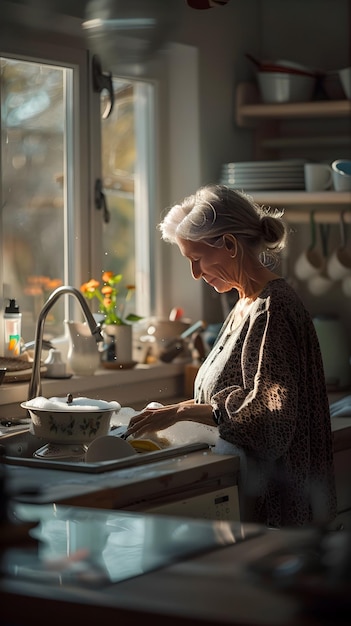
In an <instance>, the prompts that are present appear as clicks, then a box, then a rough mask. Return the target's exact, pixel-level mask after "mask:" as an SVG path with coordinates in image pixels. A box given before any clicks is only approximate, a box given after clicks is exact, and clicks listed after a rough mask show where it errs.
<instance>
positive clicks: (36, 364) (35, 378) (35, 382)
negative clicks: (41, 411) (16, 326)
mask: <svg viewBox="0 0 351 626" xmlns="http://www.w3.org/2000/svg"><path fill="white" fill-rule="evenodd" d="M64 294H70V295H72V296H74V297H75V298H77V300H78V302H79V303H80V305H81V307H82V309H83V313H84V315H85V319H86V321H87V323H88V325H89V328H90V331H91V334H92V335H93V337H95V339H96V342H97V343H99V342H100V341H103V340H104V339H103V336H102V334H101V326H100V324H97V323H96V321H95V319H94V317H93V314H92V313H91V311H90V309H89V307H88V303H87V301H86V300H85V299H84V296H83V294H81V292H80V291H78V289H75V287H70V286H63V287H58V288H57V289H55V291H53V292H52V293H51V294H50V296H49V298H48V299H47V301H46V302H45V304H44V306H43V308H42V309H41V311H40V313H39V316H38V321H37V327H36V331H35V339H34V357H33V368H32V374H31V379H30V383H29V389H28V400H32V399H33V398H37V397H38V396H40V395H41V380H40V358H41V351H42V346H43V333H44V323H45V319H46V316H47V314H48V312H49V311H50V309H51V307H52V306H53V305H54V304H55V302H57V300H58V299H59V297H60V296H62V295H64Z"/></svg>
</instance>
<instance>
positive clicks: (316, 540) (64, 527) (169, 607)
mask: <svg viewBox="0 0 351 626" xmlns="http://www.w3.org/2000/svg"><path fill="white" fill-rule="evenodd" d="M17 517H18V518H19V519H20V520H21V521H27V522H28V521H29V520H35V521H36V522H37V523H38V522H39V524H38V525H37V526H35V527H34V528H32V530H31V531H30V533H31V536H32V538H33V537H35V538H36V539H37V540H39V544H38V546H37V547H36V548H34V547H33V546H32V547H28V548H27V547H26V546H25V545H22V547H21V548H17V549H15V550H13V549H9V550H5V551H4V552H3V555H2V556H3V558H2V561H1V563H2V574H3V575H2V578H1V579H0V603H1V617H2V620H3V622H2V623H6V625H7V626H18V624H21V626H28V625H30V624H34V623H35V624H36V625H37V626H40V625H42V624H43V625H44V624H45V626H46V624H47V623H55V624H59V623H64V621H65V620H66V621H68V620H69V621H70V623H72V622H73V623H75V622H77V623H82V624H84V625H85V626H93V625H94V626H96V624H99V623H100V624H108V623H111V624H112V623H119V624H120V623H128V624H129V625H132V626H134V625H135V626H140V624H142V623H143V622H144V621H146V620H150V619H152V624H153V625H154V626H164V624H167V626H178V625H179V626H190V625H191V626H194V625H195V624H196V625H197V626H222V625H223V626H226V625H228V624H232V625H236V626H239V625H240V626H243V625H245V626H276V625H277V626H304V625H305V626H316V625H317V624H318V625H319V626H320V625H321V624H323V623H325V624H331V623H332V624H333V625H334V624H336V623H337V624H348V623H349V617H348V616H349V614H350V613H349V611H350V590H351V585H350V581H349V580H346V582H340V581H339V580H338V578H337V576H336V572H335V571H334V568H333V569H331V570H330V571H328V570H327V571H324V572H323V568H320V569H319V568H318V569H316V567H317V565H319V562H318V563H317V562H316V563H317V565H316V567H314V568H312V567H310V574H308V571H309V570H308V568H306V565H305V562H306V563H308V559H309V558H310V556H311V554H313V555H314V556H317V554H318V552H319V551H320V546H321V534H320V531H318V530H317V529H312V528H311V529H299V530H289V529H287V530H268V529H265V528H261V527H258V526H254V525H244V524H240V523H239V522H223V521H213V522H210V521H195V520H188V519H186V518H163V517H158V516H148V515H143V514H135V513H123V512H118V511H113V512H111V511H110V512H106V511H97V510H91V509H84V508H78V509H75V508H74V507H60V506H58V507H53V506H51V507H43V506H40V507H33V508H32V510H30V508H29V509H26V510H24V509H23V507H22V509H21V508H19V509H18V511H17ZM54 531H56V532H54ZM4 532H5V530H4V528H3V529H2V536H4ZM92 538H94V541H92ZM339 538H340V539H342V538H344V539H345V538H346V539H347V540H348V542H349V543H348V552H349V551H350V538H349V536H348V535H346V534H344V533H342V534H341V533H340V535H339ZM324 540H325V535H324ZM345 545H346V544H345ZM346 547H347V545H346ZM296 562H298V563H299V565H300V568H301V575H297V574H296V576H292V575H291V573H290V574H289V565H290V568H291V567H293V566H294V565H296ZM284 564H285V570H284V567H283V565H284ZM279 568H280V569H279ZM313 571H314V573H313ZM278 572H279V575H278ZM311 572H312V574H311ZM297 581H299V583H300V584H299V588H298V586H297ZM345 608H346V617H345V621H343V620H341V619H340V621H338V620H337V617H338V616H339V612H340V614H341V610H344V609H345ZM328 617H329V618H331V619H330V621H328ZM324 618H326V620H327V621H325V622H324ZM148 623H150V622H149V621H148Z"/></svg>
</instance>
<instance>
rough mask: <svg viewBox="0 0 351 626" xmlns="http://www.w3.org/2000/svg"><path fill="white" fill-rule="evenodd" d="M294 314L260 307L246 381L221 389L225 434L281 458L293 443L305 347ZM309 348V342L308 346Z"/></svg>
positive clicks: (248, 348)
mask: <svg viewBox="0 0 351 626" xmlns="http://www.w3.org/2000/svg"><path fill="white" fill-rule="evenodd" d="M296 330H297V329H296V328H294V322H293V318H291V317H289V318H288V316H286V315H284V314H279V313H277V312H275V313H274V315H271V314H270V310H269V306H267V307H266V308H265V309H264V310H261V311H259V312H257V313H256V315H255V316H254V317H253V319H251V322H250V326H249V329H248V332H247V335H246V338H245V341H244V344H243V349H242V358H241V370H242V380H243V387H240V386H239V387H238V386H233V387H227V388H226V389H223V390H221V391H220V392H217V393H216V394H215V395H214V396H213V397H212V404H213V405H214V406H215V407H217V408H219V409H220V411H221V413H222V419H221V422H220V424H219V433H220V435H221V437H223V438H224V439H226V440H227V441H230V442H231V443H233V444H235V445H238V446H241V447H242V448H243V449H245V450H246V451H247V452H249V453H254V454H255V455H256V456H258V457H260V456H263V457H264V458H265V459H267V458H268V459H272V460H274V459H276V458H279V457H280V456H282V454H284V453H285V451H286V450H287V449H288V448H289V445H290V442H291V439H292V437H293V436H294V433H295V428H296V415H297V406H298V381H299V375H300V374H299V372H300V349H301V347H300V348H299V346H298V332H295V331H296ZM302 349H303V348H302Z"/></svg>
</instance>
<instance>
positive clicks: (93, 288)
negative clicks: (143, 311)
mask: <svg viewBox="0 0 351 626" xmlns="http://www.w3.org/2000/svg"><path fill="white" fill-rule="evenodd" d="M102 280H103V282H104V285H103V286H102V287H101V289H100V283H99V282H98V281H97V280H95V279H94V278H92V279H91V280H89V281H88V282H87V283H84V284H83V285H81V287H80V290H81V292H82V294H83V295H84V296H85V297H86V298H87V299H88V300H93V299H94V298H96V299H97V300H98V301H99V311H100V313H103V315H104V318H105V324H119V325H123V324H126V323H127V322H136V321H138V320H140V319H142V318H141V317H140V316H139V315H135V314H134V313H130V314H129V315H128V316H127V317H124V309H125V304H126V302H127V301H128V300H130V298H131V296H132V293H133V292H134V291H135V286H134V285H127V287H126V288H125V289H126V294H125V297H124V299H123V300H122V302H121V304H120V305H119V306H118V307H117V296H118V295H119V291H120V290H119V289H118V285H119V284H120V282H121V280H122V274H114V273H113V272H109V271H104V272H103V273H102Z"/></svg>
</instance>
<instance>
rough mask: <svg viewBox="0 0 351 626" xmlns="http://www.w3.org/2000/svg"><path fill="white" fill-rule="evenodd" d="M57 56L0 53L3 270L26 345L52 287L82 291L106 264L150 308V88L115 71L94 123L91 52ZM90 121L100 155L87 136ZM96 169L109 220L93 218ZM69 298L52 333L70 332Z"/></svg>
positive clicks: (140, 307) (55, 315)
mask: <svg viewBox="0 0 351 626" xmlns="http://www.w3.org/2000/svg"><path fill="white" fill-rule="evenodd" d="M59 61H60V60H59V59H55V60H54V61H53V59H52V58H49V56H48V58H47V59H45V57H44V56H40V57H37V58H33V57H32V58H31V59H30V60H29V59H28V57H26V56H25V55H23V56H22V55H16V56H14V55H13V54H11V55H6V54H2V55H1V58H0V64H1V80H0V106H1V165H2V167H1V179H0V183H1V198H2V201H1V223H2V230H1V233H2V234H1V244H2V252H1V255H0V266H1V268H0V269H1V270H2V277H3V279H2V283H3V299H4V305H6V299H9V298H16V300H17V302H18V304H19V305H20V309H21V312H22V336H23V338H24V340H25V341H30V340H32V339H33V338H34V334H35V324H36V320H37V316H38V312H39V311H40V309H41V307H42V305H43V303H44V302H45V300H46V299H47V297H48V295H49V293H51V291H52V290H53V289H54V288H56V287H57V286H59V285H60V284H70V285H73V286H75V287H78V288H79V286H80V284H82V283H83V282H85V281H86V280H88V279H89V278H90V277H92V276H94V277H95V278H97V279H99V277H100V276H101V272H102V271H104V270H112V271H114V272H118V273H122V274H123V276H124V278H125V281H126V283H128V284H135V285H136V302H132V303H131V307H133V309H134V311H135V312H138V313H140V314H141V315H143V316H145V315H148V314H149V312H150V307H151V296H150V294H151V287H152V286H151V285H150V228H149V216H150V213H149V207H150V203H151V201H152V198H151V197H150V191H149V190H150V189H151V188H152V186H151V185H150V178H151V176H152V175H153V170H152V168H151V163H152V162H153V158H152V150H153V142H152V134H153V129H154V125H153V98H154V89H153V86H152V85H151V84H150V83H149V84H148V83H146V82H139V81H129V80H127V79H125V78H124V79H123V80H122V79H119V78H118V77H114V79H113V86H114V92H115V106H114V109H113V111H112V113H111V115H110V116H109V117H108V118H107V119H106V120H104V119H102V118H100V117H99V116H98V115H97V116H96V119H93V120H91V119H90V120H88V115H87V111H88V110H89V109H88V105H87V102H88V101H89V100H90V99H92V98H93V97H94V96H93V94H89V92H88V90H87V89H86V91H85V85H88V84H89V82H90V81H89V76H88V72H89V71H90V69H89V65H88V63H87V62H86V55H85V54H81V55H80V57H79V59H78V60H77V62H76V63H74V61H70V62H69V63H68V62H67V63H64V62H62V60H61V62H59ZM105 97H106V96H105V94H104V93H102V94H101V108H104V98H105ZM84 107H85V108H84ZM92 126H93V132H92V133H91V136H93V135H94V134H95V136H98V137H99V138H100V141H101V153H100V149H99V144H98V145H97V146H96V145H94V142H93V141H92V139H91V137H90V140H89V139H88V137H89V132H90V130H91V128H92ZM100 157H101V161H99V162H97V158H98V159H100ZM91 172H94V174H92V173H91ZM99 173H100V176H101V178H102V186H101V190H102V193H103V195H104V199H105V201H106V208H107V211H106V212H105V216H106V215H107V214H109V217H110V219H109V221H104V213H103V212H100V217H101V219H98V218H97V214H98V210H97V208H96V206H95V203H94V193H93V190H94V189H95V186H96V182H97V180H98V178H99ZM95 175H96V179H95V180H93V178H94V176H95ZM88 190H92V192H91V194H90V196H91V197H90V196H89V192H88ZM89 197H90V200H89ZM96 225H97V227H96ZM151 230H153V229H151ZM96 250H99V251H100V253H99V254H98V255H97V254H96ZM69 300H72V299H68V302H64V301H63V299H62V301H58V303H57V304H56V305H55V306H54V307H53V308H52V309H51V311H50V313H49V315H48V317H47V320H46V324H45V336H46V338H49V339H52V338H55V337H57V336H59V335H61V334H62V333H63V332H64V325H63V320H64V319H65V318H67V316H68V315H70V313H69V311H70V308H71V303H69Z"/></svg>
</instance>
